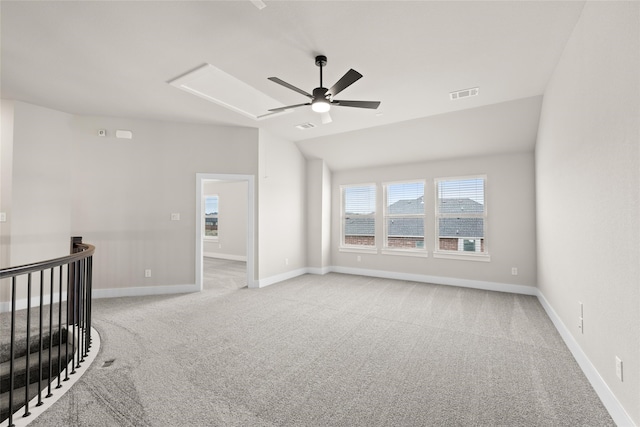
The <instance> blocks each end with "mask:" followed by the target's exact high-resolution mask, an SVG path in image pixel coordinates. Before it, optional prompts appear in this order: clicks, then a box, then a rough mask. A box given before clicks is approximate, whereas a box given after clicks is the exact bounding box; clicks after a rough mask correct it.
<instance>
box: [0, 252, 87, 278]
mask: <svg viewBox="0 0 640 427" xmlns="http://www.w3.org/2000/svg"><path fill="white" fill-rule="evenodd" d="M74 247H78V248H81V249H82V251H80V252H76V253H73V254H70V255H67V256H63V257H59V258H54V259H50V260H47V261H39V262H34V263H32V264H25V265H19V266H17V267H8V268H3V269H2V270H0V279H9V278H11V277H15V276H20V275H22V274H27V273H35V272H38V271H41V270H46V269H49V268H53V267H59V266H61V265H66V264H71V263H72V262H76V261H80V260H81V259H85V258H88V257H90V256H92V255H93V253H94V252H95V250H96V247H95V246H93V245H89V244H87V243H76V244H75V245H74Z"/></svg>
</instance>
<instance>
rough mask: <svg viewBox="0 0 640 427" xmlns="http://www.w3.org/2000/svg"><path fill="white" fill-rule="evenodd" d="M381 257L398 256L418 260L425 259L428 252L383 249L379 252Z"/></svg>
mask: <svg viewBox="0 0 640 427" xmlns="http://www.w3.org/2000/svg"><path fill="white" fill-rule="evenodd" d="M381 253H382V254H383V255H399V256H411V257H419V258H427V257H428V256H429V252H427V251H426V250H412V249H390V248H386V249H383V250H382V252H381Z"/></svg>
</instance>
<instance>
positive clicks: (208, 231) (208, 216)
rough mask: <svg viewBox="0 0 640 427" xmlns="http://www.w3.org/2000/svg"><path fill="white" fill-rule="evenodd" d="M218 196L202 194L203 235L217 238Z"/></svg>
mask: <svg viewBox="0 0 640 427" xmlns="http://www.w3.org/2000/svg"><path fill="white" fill-rule="evenodd" d="M218 212H219V209H218V196H217V195H211V196H204V237H209V238H218Z"/></svg>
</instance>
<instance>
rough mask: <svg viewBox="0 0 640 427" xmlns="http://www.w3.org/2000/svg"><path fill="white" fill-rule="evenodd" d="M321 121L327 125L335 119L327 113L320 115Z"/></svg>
mask: <svg viewBox="0 0 640 427" xmlns="http://www.w3.org/2000/svg"><path fill="white" fill-rule="evenodd" d="M320 120H322V124H323V125H326V124H327V123H331V122H332V121H333V119H332V118H331V114H329V112H328V111H327V112H326V113H322V114H320Z"/></svg>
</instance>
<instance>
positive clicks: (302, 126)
mask: <svg viewBox="0 0 640 427" xmlns="http://www.w3.org/2000/svg"><path fill="white" fill-rule="evenodd" d="M314 127H316V125H314V124H313V123H310V122H307V123H301V124H299V125H296V128H297V129H300V130H306V129H312V128H314Z"/></svg>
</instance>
